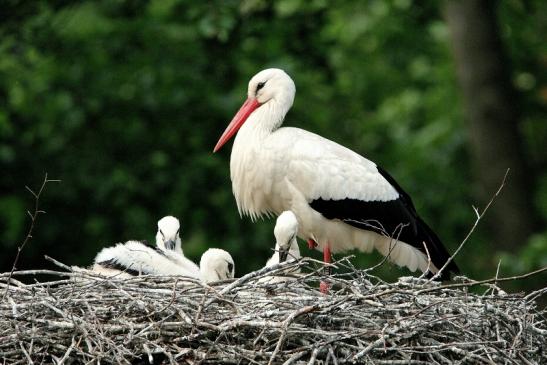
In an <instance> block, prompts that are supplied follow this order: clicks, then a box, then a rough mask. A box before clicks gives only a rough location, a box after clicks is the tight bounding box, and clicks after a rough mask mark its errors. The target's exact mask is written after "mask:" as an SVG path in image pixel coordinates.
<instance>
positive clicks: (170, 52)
mask: <svg viewBox="0 0 547 365" xmlns="http://www.w3.org/2000/svg"><path fill="white" fill-rule="evenodd" d="M442 4H443V2H439V1H420V2H414V1H411V0H392V1H380V0H371V1H334V2H327V1H324V0H311V1H301V0H282V1H276V2H268V1H263V0H246V1H241V2H240V1H220V0H217V1H208V2H205V1H187V0H153V1H137V0H133V1H129V0H127V1H122V0H120V1H112V0H99V1H93V2H91V1H81V2H70V1H22V0H7V1H4V5H3V8H4V9H3V15H0V17H2V19H1V22H0V168H1V176H2V178H1V180H0V188H1V191H2V194H1V196H0V245H1V246H0V247H1V249H2V253H3V254H2V256H1V260H0V265H1V269H2V271H6V270H9V269H10V268H11V264H12V262H13V258H14V256H15V252H16V247H17V245H18V244H20V242H21V241H22V238H23V237H24V235H25V232H26V228H27V226H28V217H27V213H26V210H27V209H29V207H31V205H32V197H31V196H30V194H28V192H26V191H25V188H24V186H25V185H29V186H31V187H37V186H39V184H40V182H41V181H42V179H43V176H44V173H45V172H47V173H48V174H49V177H50V178H55V179H61V180H62V182H61V183H59V184H51V185H48V187H47V191H46V193H45V196H44V198H43V200H42V205H43V207H44V209H45V210H47V214H46V215H42V216H40V221H39V223H38V227H37V229H36V230H35V232H34V238H33V240H32V242H31V243H30V244H29V246H28V247H26V248H25V250H24V252H23V256H22V259H21V262H20V264H19V268H29V267H33V268H37V267H44V266H47V265H48V264H47V263H46V262H45V261H44V260H43V255H44V254H48V255H50V256H53V257H55V258H57V259H59V260H61V261H63V262H65V263H67V264H77V265H87V264H90V263H91V261H92V259H93V257H94V255H95V254H96V252H97V251H98V250H99V249H100V248H101V247H104V246H107V245H111V244H113V243H115V242H118V241H125V240H128V239H148V240H153V237H154V234H155V230H156V221H157V220H158V219H159V218H160V217H162V216H164V215H167V214H172V215H176V216H178V217H179V218H180V219H181V220H182V225H183V227H182V235H183V244H184V250H185V253H186V254H187V255H188V256H189V257H191V258H193V259H195V260H196V261H197V260H199V256H200V255H201V253H202V252H203V251H204V250H205V249H206V248H207V247H220V248H224V249H227V250H229V251H230V252H231V253H232V255H233V256H234V258H235V260H236V270H237V274H238V275H242V274H244V273H246V272H248V271H250V270H252V269H256V268H258V267H260V266H262V265H263V264H264V263H265V260H266V258H267V257H268V256H269V255H270V254H271V248H272V243H273V234H272V229H273V224H274V221H273V220H266V221H260V222H257V223H252V222H250V220H249V219H247V218H243V219H241V218H240V217H239V215H238V213H237V209H236V205H235V201H234V199H233V196H232V193H231V184H230V178H229V152H230V146H227V147H225V148H224V149H223V150H221V152H220V153H217V154H214V155H213V154H212V148H213V146H214V145H215V143H216V141H217V138H218V137H219V136H220V134H221V133H222V131H223V130H224V128H225V126H226V124H227V123H228V121H229V120H230V119H231V117H232V115H233V114H234V113H235V111H236V110H237V108H238V107H239V105H240V103H242V101H243V100H244V98H245V92H246V83H247V81H248V80H249V79H250V77H251V76H252V75H254V74H255V73H256V72H258V71H259V70H261V69H264V68H267V67H279V68H283V69H285V70H286V71H287V72H288V73H289V74H290V75H291V76H292V77H293V79H294V80H295V82H296V85H297V96H296V101H295V105H294V107H293V109H292V110H291V112H290V113H289V114H288V117H287V119H286V122H285V124H286V125H293V126H299V127H302V128H305V129H308V130H310V131H314V132H316V133H319V134H321V135H324V136H326V137H328V138H330V139H333V140H335V141H337V142H340V143H342V144H344V145H346V146H348V147H350V148H352V149H354V150H356V151H358V152H359V153H361V154H363V155H365V156H366V157H368V158H370V159H372V160H373V161H376V162H377V163H378V164H380V165H382V166H384V167H385V168H386V169H387V170H388V171H390V172H391V173H392V174H393V175H394V176H395V177H396V178H397V179H398V180H399V181H400V183H401V185H402V186H403V187H404V188H405V189H406V190H407V191H408V192H409V193H410V194H411V195H412V196H413V197H414V200H415V203H416V205H417V208H418V210H419V211H420V212H421V213H422V215H423V216H424V218H425V219H426V221H428V222H430V225H431V226H432V227H434V228H435V229H436V230H437V231H438V232H439V234H440V236H441V237H442V238H443V239H444V241H445V242H446V245H447V246H448V247H449V248H450V250H451V251H453V250H454V249H455V248H456V247H457V245H458V243H459V242H460V241H461V240H462V239H463V237H465V235H466V233H467V231H468V229H469V228H470V227H471V225H472V224H473V222H474V220H475V213H474V212H473V210H472V205H474V204H475V205H476V204H478V202H477V201H476V200H475V199H474V194H473V192H474V186H475V183H474V178H473V175H472V173H471V164H470V160H471V157H470V156H469V154H468V152H467V134H466V133H467V130H466V124H465V121H464V119H463V111H462V108H463V106H462V105H461V102H460V95H459V89H458V85H457V80H456V76H455V65H454V63H453V58H452V55H451V52H450V40H449V36H448V29H447V26H446V24H445V22H444V20H443V18H442ZM546 14H547V5H546V3H545V2H543V1H539V0H537V1H517V0H512V1H504V2H500V7H499V21H500V29H501V32H502V37H503V40H504V43H505V46H506V48H507V51H508V52H509V56H510V59H511V60H512V62H513V64H512V68H513V78H514V83H515V85H516V86H517V88H518V90H519V92H520V96H521V97H522V103H523V106H524V118H523V121H522V128H521V130H522V138H523V144H524V145H525V148H526V153H527V157H528V158H529V159H530V161H531V162H532V165H533V166H534V167H535V168H536V170H537V171H538V181H531V182H530V188H531V189H534V191H535V192H536V193H535V201H536V203H537V209H538V214H540V219H542V221H543V222H545V220H546V218H547V174H546V173H545V171H544V169H543V168H544V167H545V165H546V163H547V153H546V151H545V141H546V137H547V125H546V123H545V107H546V100H547V84H546V81H547V80H546V75H545V68H546V65H547V38H545V34H547V32H546V30H547V19H546V17H547V15H546ZM493 209H495V205H494V206H493ZM515 246H516V249H515V252H513V253H511V254H507V255H506V256H505V260H504V262H507V263H508V265H506V266H504V267H503V270H502V273H512V272H511V271H513V272H520V271H521V270H522V271H523V270H530V269H533V268H536V267H540V266H545V265H547V254H546V251H547V235H546V234H545V233H544V234H541V232H540V233H539V234H538V235H537V236H534V237H532V238H531V239H530V241H529V242H519V243H515ZM301 247H302V251H303V252H304V253H305V254H311V253H310V251H309V250H308V249H307V248H306V246H305V245H304V244H302V245H301ZM520 251H522V252H523V253H522V254H520ZM314 255H315V253H314ZM500 255H501V253H500V252H497V250H496V243H495V242H492V241H491V240H490V239H489V232H488V231H487V230H485V229H484V228H483V227H479V229H478V231H477V232H476V233H475V235H474V236H473V237H472V239H471V241H470V242H469V244H468V245H467V246H466V247H465V249H464V250H463V251H462V254H461V255H460V256H459V257H458V258H457V261H458V263H459V265H460V266H461V267H462V268H463V270H464V272H465V273H466V274H468V275H470V276H474V277H484V276H492V275H493V273H494V269H495V265H496V264H497V261H498V258H499V257H500ZM357 256H358V257H357V258H356V261H357V265H363V266H364V265H370V264H372V263H374V262H376V261H377V260H378V256H366V255H362V254H358V255H357ZM515 263H518V264H515ZM400 274H401V270H399V269H398V268H395V267H392V266H387V267H385V268H384V272H383V273H382V275H385V276H387V277H394V276H396V275H400ZM405 274H406V273H405Z"/></svg>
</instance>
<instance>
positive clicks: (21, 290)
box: [0, 259, 547, 364]
mask: <svg viewBox="0 0 547 365" xmlns="http://www.w3.org/2000/svg"><path fill="white" fill-rule="evenodd" d="M336 265H337V266H338V268H339V271H346V273H344V274H338V275H334V276H332V277H330V278H329V280H330V282H331V284H332V289H331V294H330V295H326V296H325V295H322V294H321V293H319V291H318V290H317V281H318V280H319V279H320V276H319V274H318V273H319V272H320V268H321V267H322V266H321V265H320V264H319V263H317V262H315V261H314V260H311V259H303V260H301V261H300V262H297V263H294V262H290V263H289V262H285V263H283V264H279V265H276V266H274V267H271V268H267V269H263V270H260V271H258V272H253V273H251V274H248V275H246V276H244V277H243V278H240V279H237V280H235V281H231V282H225V283H219V284H217V285H214V286H208V285H205V284H202V283H199V282H197V281H195V280H192V279H186V278H182V277H146V276H141V277H135V278H132V279H116V278H110V279H106V280H105V279H102V278H100V277H97V276H95V275H94V274H92V273H87V272H68V271H45V270H35V271H19V272H17V271H16V272H14V273H13V278H21V277H23V278H26V279H28V278H29V277H33V276H34V275H37V274H47V275H50V276H52V277H54V278H55V279H56V280H54V281H50V282H43V283H41V282H36V283H34V284H24V283H22V282H20V281H17V280H15V279H13V278H12V279H11V284H10V286H9V287H7V280H8V277H9V274H8V273H6V274H0V286H2V287H3V288H7V290H8V295H7V299H6V300H4V301H3V302H2V303H1V304H0V356H1V357H2V358H3V359H4V360H5V362H7V363H10V364H16V363H31V362H47V363H50V362H55V363H89V362H95V361H96V362H100V363H147V362H151V361H153V362H154V363H171V364H174V363H186V362H189V363H190V362H193V361H198V362H201V363H219V362H222V363H241V362H243V363H268V362H269V363H271V364H282V363H285V364H291V363H294V364H300V363H310V364H312V363H314V362H316V361H321V360H322V361H324V362H328V363H329V364H342V363H348V362H349V363H363V362H371V363H376V364H426V363H428V364H429V363H437V364H449V363H454V362H460V363H485V364H521V363H537V364H539V363H545V362H546V361H547V352H546V351H547V346H546V345H547V343H546V340H545V338H547V324H546V322H545V311H540V310H538V309H537V308H536V307H535V304H534V300H535V298H536V297H537V296H539V295H544V294H545V293H546V292H547V288H544V289H542V290H540V291H538V292H535V293H532V294H529V295H527V296H523V295H515V294H507V293H504V292H503V291H502V290H501V289H500V288H498V287H497V286H496V285H495V284H494V281H495V280H491V282H488V281H485V282H480V283H478V282H472V281H468V280H467V279H464V278H461V279H460V282H457V284H459V286H457V287H449V286H448V285H445V286H443V285H441V284H439V283H435V282H430V281H427V280H422V279H418V278H408V277H407V278H401V279H400V280H399V281H398V282H396V283H385V282H383V281H381V280H380V279H378V278H376V277H374V276H371V275H369V274H367V273H365V272H364V271H359V270H355V269H354V268H353V267H352V266H351V264H350V263H349V260H347V259H343V260H341V261H339V262H337V263H336ZM295 266H300V267H301V269H303V270H304V271H305V272H309V274H303V275H299V276H298V278H297V279H296V280H294V281H288V282H284V283H283V282H282V283H277V284H268V283H266V282H264V280H262V281H261V280H260V278H263V277H264V276H266V275H268V274H271V273H272V272H274V273H275V272H278V273H279V272H286V270H287V268H294V267H295ZM478 284H481V287H485V288H486V289H485V290H483V291H482V292H481V293H473V292H472V291H471V290H469V289H470V287H471V286H479V285H478Z"/></svg>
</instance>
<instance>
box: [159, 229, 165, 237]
mask: <svg viewBox="0 0 547 365" xmlns="http://www.w3.org/2000/svg"><path fill="white" fill-rule="evenodd" d="M160 233H161V236H162V237H165V235H164V234H163V232H162V231H161V229H160Z"/></svg>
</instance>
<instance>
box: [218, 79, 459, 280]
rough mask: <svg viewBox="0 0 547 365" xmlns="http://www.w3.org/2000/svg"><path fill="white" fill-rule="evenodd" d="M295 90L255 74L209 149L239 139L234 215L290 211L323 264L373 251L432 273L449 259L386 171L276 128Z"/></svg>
mask: <svg viewBox="0 0 547 365" xmlns="http://www.w3.org/2000/svg"><path fill="white" fill-rule="evenodd" d="M295 91H296V88H295V85H294V82H293V80H292V79H291V78H290V77H289V75H287V74H286V73H285V72H284V71H283V70H280V69H266V70H263V71H261V72H259V73H258V74H256V75H255V76H254V77H253V78H252V79H251V81H250V82H249V86H248V90H247V100H246V101H245V103H244V104H243V106H242V107H241V108H240V109H239V111H238V112H237V114H236V115H235V116H234V118H233V119H232V121H231V123H230V124H229V125H228V127H227V128H226V130H225V131H224V133H223V134H222V136H221V137H220V139H219V141H218V143H217V144H216V146H215V148H214V152H216V151H218V150H219V149H220V148H221V147H222V146H223V145H224V144H225V143H226V142H227V141H228V140H229V139H230V138H231V137H232V136H233V135H234V134H235V133H237V136H236V138H235V142H234V145H233V147H232V154H231V159H230V175H231V179H232V189H233V192H234V196H235V199H236V202H237V206H238V210H239V212H240V214H245V215H249V216H250V217H251V218H252V219H253V220H254V219H256V218H258V217H261V216H263V215H271V214H280V213H281V212H283V211H285V210H292V211H293V212H294V213H295V215H296V217H297V218H298V223H299V230H298V236H299V237H300V238H302V239H304V240H308V242H309V244H310V245H313V246H312V247H316V248H317V249H319V250H323V254H324V260H325V262H330V260H331V251H332V252H334V253H336V252H342V251H347V250H351V249H359V250H360V251H364V252H370V251H372V249H374V248H376V249H377V250H378V251H379V252H380V253H382V254H383V255H384V256H389V259H390V260H391V261H392V262H394V263H396V264H397V265H399V266H406V267H407V268H408V269H410V270H411V271H415V270H416V269H420V270H422V271H424V272H425V271H429V272H430V273H436V272H437V271H438V270H439V269H440V268H441V267H442V266H443V265H444V264H445V263H446V262H447V260H448V259H449V254H448V252H447V250H446V249H445V247H444V246H443V244H442V243H441V241H440V239H439V238H438V237H437V235H436V234H435V233H434V232H433V231H432V230H431V229H430V228H429V227H428V226H427V224H426V223H425V222H424V221H423V220H422V219H421V218H420V217H419V216H418V213H417V212H416V209H415V208H414V204H413V203H412V200H411V198H410V196H409V195H408V194H407V193H405V192H404V191H403V189H402V188H401V187H400V186H399V184H398V183H397V182H396V181H395V180H394V179H393V178H392V177H391V176H390V175H389V174H388V173H387V172H386V171H385V170H383V169H382V168H380V167H379V166H377V165H376V164H375V163H374V162H372V161H369V160H367V159H366V158H364V157H362V156H360V155H359V154H357V153H355V152H353V151H351V150H350V149H348V148H345V147H343V146H341V145H339V144H337V143H335V142H332V141H330V140H328V139H325V138H323V137H321V136H318V135H316V134H314V133H310V132H308V131H305V130H302V129H298V128H290V127H284V128H281V124H282V123H283V120H284V118H285V115H286V114H287V112H288V111H289V109H290V108H291V106H292V104H293V100H294V95H295ZM238 131H239V132H238ZM390 236H394V237H395V239H394V238H392V237H390ZM425 247H427V251H426V249H425ZM427 253H428V254H429V257H430V258H431V262H429V260H428V255H427ZM450 272H453V273H457V272H458V268H457V266H456V265H455V263H454V262H450V263H449V264H448V266H447V267H446V269H445V270H443V273H442V274H444V277H443V278H447V277H449V273H450Z"/></svg>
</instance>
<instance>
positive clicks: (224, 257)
mask: <svg viewBox="0 0 547 365" xmlns="http://www.w3.org/2000/svg"><path fill="white" fill-rule="evenodd" d="M199 269H200V278H201V281H203V282H205V283H211V282H214V281H220V280H226V279H232V278H233V277H234V271H235V265H234V260H233V259H232V256H231V255H230V254H229V253H228V252H226V251H224V250H221V249H220V248H210V249H208V250H207V251H205V252H204V253H203V255H201V260H200V262H199Z"/></svg>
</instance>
